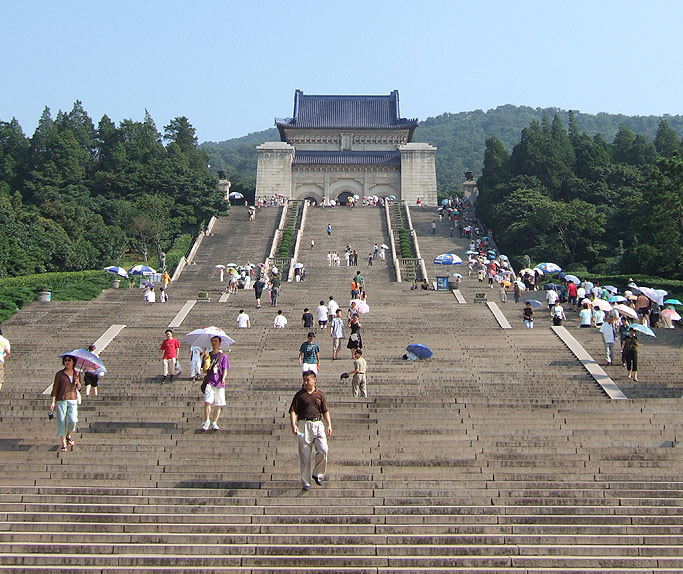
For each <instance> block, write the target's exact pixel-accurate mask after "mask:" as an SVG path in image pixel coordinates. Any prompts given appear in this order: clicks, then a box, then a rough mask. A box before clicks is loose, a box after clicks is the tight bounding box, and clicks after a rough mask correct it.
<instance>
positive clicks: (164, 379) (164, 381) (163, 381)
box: [161, 377, 168, 385]
mask: <svg viewBox="0 0 683 574" xmlns="http://www.w3.org/2000/svg"><path fill="white" fill-rule="evenodd" d="M167 382H168V377H164V378H163V380H162V381H161V384H162V385H163V384H164V383H167Z"/></svg>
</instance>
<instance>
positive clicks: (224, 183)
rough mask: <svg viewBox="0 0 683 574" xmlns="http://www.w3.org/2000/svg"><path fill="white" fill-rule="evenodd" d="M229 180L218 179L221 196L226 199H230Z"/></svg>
mask: <svg viewBox="0 0 683 574" xmlns="http://www.w3.org/2000/svg"><path fill="white" fill-rule="evenodd" d="M230 185H231V183H230V180H229V179H219V180H218V189H220V190H221V191H222V192H223V197H224V198H225V199H226V200H228V199H230Z"/></svg>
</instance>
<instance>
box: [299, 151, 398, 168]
mask: <svg viewBox="0 0 683 574" xmlns="http://www.w3.org/2000/svg"><path fill="white" fill-rule="evenodd" d="M293 163H294V165H388V166H389V165H390V166H400V165H401V154H400V152H398V151H299V150H297V151H296V153H295V155H294V162H293Z"/></svg>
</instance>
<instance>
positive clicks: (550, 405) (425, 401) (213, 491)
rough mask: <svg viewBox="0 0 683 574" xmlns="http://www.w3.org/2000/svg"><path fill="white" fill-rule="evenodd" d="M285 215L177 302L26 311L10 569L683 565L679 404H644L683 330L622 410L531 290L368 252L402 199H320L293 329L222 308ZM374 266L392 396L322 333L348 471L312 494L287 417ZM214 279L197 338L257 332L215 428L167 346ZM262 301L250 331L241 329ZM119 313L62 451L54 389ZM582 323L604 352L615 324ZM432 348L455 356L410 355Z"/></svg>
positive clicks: (428, 240) (241, 350) (368, 328)
mask: <svg viewBox="0 0 683 574" xmlns="http://www.w3.org/2000/svg"><path fill="white" fill-rule="evenodd" d="M268 210H270V208H268ZM268 210H261V211H260V212H259V213H258V214H257V219H256V222H255V223H256V224H257V225H258V226H261V227H260V229H259V231H258V232H255V231H254V230H255V229H257V228H256V227H254V226H253V224H251V226H250V225H247V223H248V222H246V220H245V221H242V220H241V219H240V217H241V215H244V214H240V213H239V212H238V210H235V211H233V212H231V214H230V216H229V217H228V218H226V219H221V220H219V221H218V222H217V224H216V226H215V228H214V230H213V235H209V236H207V237H205V238H204V240H203V244H202V247H201V248H200V249H199V251H198V252H197V255H196V258H195V263H196V264H195V265H190V266H188V267H187V268H186V270H185V271H184V272H183V275H182V276H181V278H180V280H179V281H177V282H176V283H174V284H172V285H171V287H170V289H169V295H170V296H171V300H170V302H169V303H167V304H164V305H160V304H156V305H146V304H144V303H143V302H142V300H141V294H140V292H139V290H135V289H132V290H129V289H119V290H107V291H105V293H104V294H103V295H102V296H101V297H99V298H97V299H96V300H94V301H92V302H88V303H73V302H69V303H63V304H62V303H58V302H54V304H52V303H50V304H48V305H45V304H42V305H41V304H38V303H34V304H31V305H29V306H28V307H27V309H26V310H24V311H22V312H21V313H19V314H17V315H15V316H14V317H13V318H12V319H10V320H9V321H7V322H6V323H5V324H4V325H3V330H5V331H6V334H8V335H9V338H10V340H11V341H12V346H13V353H12V356H11V360H10V361H8V365H7V374H8V382H7V383H6V384H5V385H4V387H3V389H2V392H0V451H2V456H0V570H1V571H3V572H4V571H8V572H11V571H35V572H45V571H50V572H52V571H54V572H60V571H61V572H100V573H102V572H129V571H132V570H133V569H135V571H136V572H145V571H149V572H188V571H197V572H297V573H298V572H347V573H348V572H373V573H379V572H385V573H386V572H411V573H412V572H416V571H419V572H446V571H448V572H453V571H462V572H506V573H509V572H524V573H525V574H528V573H530V572H555V573H556V574H557V573H558V572H582V573H587V572H591V573H595V572H601V573H604V572H619V573H624V572H679V571H681V566H682V564H681V563H680V561H681V559H682V558H683V556H681V550H680V549H681V548H683V532H682V530H683V482H681V475H682V471H683V451H682V450H681V449H680V448H678V441H679V436H680V435H681V430H682V427H683V419H681V417H680V411H681V408H680V401H679V400H668V399H657V398H649V399H648V398H644V397H648V396H650V397H651V396H657V395H656V393H657V392H660V391H661V392H662V393H663V395H662V396H672V395H671V394H667V393H673V392H675V390H676V388H677V387H680V388H683V383H682V382H681V377H680V371H676V369H675V366H676V365H677V366H678V367H680V362H679V361H680V348H681V344H682V343H683V340H682V339H681V335H680V333H679V332H678V331H677V330H676V331H668V332H666V333H663V334H662V335H661V336H660V332H661V331H662V330H658V331H657V334H658V337H657V339H648V340H646V341H643V348H642V353H643V354H642V357H643V368H642V370H641V373H640V374H641V377H642V378H643V379H645V380H648V379H647V378H646V377H645V376H644V375H645V373H647V372H648V371H649V373H648V376H649V377H651V379H652V380H654V381H655V382H654V383H641V384H640V385H639V386H636V385H633V384H632V385H631V387H624V388H628V389H629V390H634V391H637V392H636V395H634V396H636V397H638V398H637V399H635V400H626V401H610V400H608V399H607V397H606V395H605V394H604V393H603V392H602V391H601V389H600V388H599V387H597V385H596V384H595V382H594V381H593V379H592V378H591V377H590V376H589V375H588V374H587V372H586V371H585V369H584V367H583V366H582V365H581V364H580V363H579V361H578V360H576V358H575V357H574V356H573V354H572V353H571V352H570V351H569V350H568V349H567V348H566V347H565V345H564V343H562V342H561V341H560V340H559V338H558V337H557V336H556V335H555V334H554V333H553V332H552V331H551V330H550V328H549V326H550V320H549V317H546V316H545V315H544V311H543V310H539V312H538V314H537V317H538V320H537V325H536V328H535V329H534V330H532V331H529V330H525V329H524V328H523V325H522V323H521V319H519V317H518V314H519V307H515V305H514V303H513V302H512V301H511V298H510V300H509V301H508V303H506V304H505V305H501V304H499V307H500V308H501V310H502V311H503V313H504V315H505V316H506V317H508V319H509V321H510V323H511V325H512V329H510V330H506V331H503V330H501V329H500V328H499V326H498V323H497V321H496V320H495V319H494V317H493V315H492V313H491V312H490V311H489V310H488V308H487V307H486V306H483V305H475V304H473V303H472V301H473V298H474V294H475V293H476V292H478V291H481V290H482V289H481V286H480V285H478V282H477V281H476V279H472V278H467V277H465V278H464V279H463V281H462V282H461V292H462V294H463V296H464V297H465V299H466V301H468V303H467V304H465V305H460V304H458V303H457V301H456V300H455V298H454V297H453V295H452V294H451V293H435V292H425V291H421V290H420V291H410V290H409V285H408V284H405V283H400V284H397V283H393V282H392V280H393V267H392V265H391V263H390V261H387V262H385V263H381V262H379V261H377V262H376V263H375V265H373V267H368V266H367V253H368V252H369V251H370V250H371V249H372V245H373V244H374V243H375V242H377V243H389V242H388V236H387V235H386V224H385V222H384V220H383V211H382V210H378V209H377V210H376V209H372V208H366V209H362V208H356V209H349V208H338V209H333V210H330V209H327V208H325V209H324V210H323V209H320V208H314V209H311V210H309V213H308V216H307V220H306V227H305V229H304V237H303V241H302V251H301V254H300V257H299V259H300V260H301V261H302V262H304V264H305V265H306V268H307V271H308V275H307V277H306V280H305V281H304V282H300V283H287V284H285V285H284V286H283V293H282V298H281V302H280V304H279V305H278V308H282V309H283V311H284V313H285V315H286V316H287V317H288V319H289V321H290V325H289V327H288V328H287V329H285V330H284V331H279V330H275V329H273V328H272V326H271V325H272V319H273V316H274V315H275V312H276V309H274V308H273V307H270V306H267V305H264V307H263V308H262V309H260V310H256V309H254V297H253V292H251V291H249V290H247V291H240V292H238V293H237V294H235V295H231V296H230V297H229V298H228V301H227V302H226V303H218V295H219V293H220V291H221V290H222V289H223V288H224V286H225V284H220V283H219V281H218V272H217V270H216V268H215V265H216V264H218V263H223V264H225V263H227V262H229V261H234V262H236V263H245V262H246V260H247V259H250V260H253V261H252V262H258V261H259V260H261V259H262V258H263V257H264V255H262V253H267V251H268V250H269V248H270V243H271V241H272V231H274V228H275V226H276V225H277V221H278V220H279V209H273V210H270V211H268ZM266 211H268V213H265V212H266ZM415 211H416V210H411V214H414V217H413V219H414V223H415V227H416V229H417V230H418V234H420V237H419V240H420V247H421V249H422V252H423V256H424V257H425V259H426V260H427V261H431V258H432V257H434V256H435V255H437V254H439V253H443V252H447V251H453V250H455V252H456V253H461V254H462V252H464V249H466V243H465V241H464V240H460V239H459V238H450V237H448V232H447V227H444V226H445V225H446V224H445V222H444V224H443V225H440V226H439V228H438V233H437V234H436V235H435V236H432V235H431V229H430V223H431V219H433V218H434V217H433V212H432V211H431V210H422V211H420V210H418V213H415ZM328 222H331V223H332V225H333V234H332V236H331V237H328V236H327V234H326V232H325V228H326V226H327V223H328ZM269 227H272V231H268V228H269ZM264 230H265V231H264ZM311 237H314V238H315V248H314V249H313V250H311V249H310V238H311ZM347 243H349V244H351V246H352V247H353V248H356V249H357V250H358V252H359V266H358V267H348V268H347V267H345V266H342V267H336V268H331V267H328V266H327V262H326V258H325V255H326V253H327V251H329V250H337V251H338V252H339V253H340V254H343V250H344V247H345V245H346V244H347ZM388 255H390V254H389V253H388ZM389 259H390V258H389ZM428 269H429V270H430V272H432V271H434V266H433V265H431V264H428ZM357 270H360V271H361V272H362V273H363V275H364V276H365V277H366V280H367V283H368V300H369V304H370V307H371V312H370V314H369V315H366V316H362V317H361V320H362V322H363V331H362V333H363V339H364V343H365V349H364V351H365V353H364V355H365V356H366V358H367V360H368V365H369V376H368V378H369V393H370V396H369V397H368V398H362V399H361V398H353V397H351V393H350V384H349V382H348V381H340V380H339V374H340V373H341V372H342V371H348V370H351V361H350V358H349V355H350V353H349V352H348V351H347V350H346V349H343V352H342V353H341V355H340V356H341V357H342V359H341V360H340V361H332V360H331V341H330V339H329V332H328V331H325V330H321V329H315V330H316V332H317V333H318V335H317V338H318V342H319V344H320V346H321V358H322V361H321V366H322V368H321V373H320V377H319V384H320V386H321V388H322V389H323V390H324V391H325V393H326V395H327V397H328V401H329V402H330V405H331V409H332V417H333V421H334V423H335V432H334V435H333V437H332V439H331V440H330V464H329V473H328V477H327V479H326V482H325V485H324V486H323V487H322V488H319V487H317V486H315V485H314V486H313V488H312V489H311V491H310V492H308V493H305V494H304V493H302V491H301V490H300V482H299V477H298V457H297V448H296V442H295V440H294V439H293V437H292V436H291V432H290V430H289V422H288V415H287V409H288V406H289V402H290V401H291V397H292V395H293V393H294V391H295V390H296V389H297V388H298V386H299V384H300V367H299V365H298V363H297V349H298V346H299V344H300V343H301V341H303V340H304V339H305V330H304V329H303V327H301V326H300V321H299V318H300V316H301V313H302V312H303V308H304V307H309V308H310V309H312V310H313V309H314V308H315V307H316V306H317V304H318V302H319V301H320V300H321V299H322V300H325V301H327V298H328V297H329V295H331V294H332V295H334V296H335V298H336V300H337V301H338V302H339V303H340V305H342V309H343V310H344V312H345V309H346V305H347V303H348V297H349V290H350V287H349V283H350V280H351V277H352V276H353V275H355V272H356V271H357ZM451 270H452V269H451ZM459 270H460V271H461V269H459ZM198 290H208V291H209V292H210V297H211V303H197V304H196V305H194V307H193V308H192V310H191V311H190V312H189V314H188V315H187V317H186V318H185V319H184V321H183V322H182V325H181V326H180V327H178V328H176V329H175V334H176V336H177V337H178V339H179V340H181V341H182V337H183V336H184V335H185V334H186V333H187V332H189V331H191V330H192V329H194V328H198V327H204V326H207V325H209V324H215V325H218V326H221V327H223V328H225V329H226V330H227V331H228V332H229V333H230V334H231V336H233V338H234V339H235V340H236V343H235V345H233V346H232V347H231V349H230V354H229V358H230V362H231V371H230V377H229V381H230V384H229V388H228V408H226V409H225V410H224V413H223V416H222V417H221V420H220V426H221V430H220V431H217V432H212V433H204V432H201V431H199V429H198V427H199V425H200V424H201V421H202V412H201V411H202V402H201V400H200V398H199V389H198V387H199V385H198V383H194V382H191V381H189V380H188V379H187V377H188V376H189V361H188V360H187V359H188V358H189V357H188V349H187V346H186V345H183V348H182V351H181V358H182V359H183V369H184V373H183V375H182V376H181V377H179V378H177V379H176V380H174V381H173V383H169V384H166V385H162V384H161V382H160V374H161V367H160V363H159V361H158V358H157V357H158V346H159V344H160V342H161V339H162V337H163V331H164V329H165V328H166V326H167V325H168V324H169V323H170V322H171V321H172V320H173V319H174V317H175V316H176V314H177V313H178V311H179V310H180V309H181V307H183V305H184V304H185V302H186V300H187V299H192V298H193V297H194V296H195V295H196V292H197V291H198ZM490 299H491V300H494V301H496V300H497V290H495V289H494V290H493V291H492V292H491V293H490ZM240 308H244V309H246V310H247V312H248V313H249V314H250V316H251V321H252V325H253V327H252V328H251V329H246V330H239V331H238V330H237V329H235V326H236V325H235V318H236V316H237V312H238V310H239V309H240ZM112 324H125V325H126V328H125V329H123V330H122V331H121V332H120V333H119V334H118V335H117V336H116V338H115V339H114V340H113V341H112V342H111V343H110V345H109V346H108V347H106V349H104V351H103V352H102V359H103V360H104V361H105V364H106V365H107V368H108V373H107V375H106V376H105V377H104V378H103V379H102V381H101V385H100V393H101V394H100V396H98V397H92V396H91V397H87V398H86V397H84V398H83V404H82V405H81V406H80V410H79V418H80V421H79V426H78V430H77V432H76V434H75V440H76V448H75V450H74V451H73V452H67V453H60V452H58V448H57V446H56V444H57V441H56V438H55V425H54V422H50V421H48V419H47V416H46V411H47V405H48V402H49V398H47V397H45V396H44V395H41V394H40V393H42V392H43V390H44V389H45V388H46V387H47V386H48V385H49V384H50V383H51V382H52V378H53V376H54V372H55V371H56V370H57V368H58V365H59V362H58V359H57V357H56V356H57V355H58V354H59V353H61V352H63V351H64V350H66V349H68V348H73V347H83V346H86V345H87V344H88V343H89V342H91V341H93V340H95V339H96V338H97V337H99V336H100V335H101V334H102V333H103V332H104V331H105V330H106V329H107V328H108V327H109V326H110V325H112ZM46 329H47V330H50V331H51V332H54V333H59V336H56V337H45V336H44V333H45V330H46ZM568 330H569V331H570V332H571V333H572V334H574V336H575V337H576V338H577V340H579V342H580V343H582V344H584V346H585V347H586V349H587V350H588V351H589V352H590V353H591V354H592V355H593V357H594V358H596V359H597V360H598V362H600V359H601V358H602V354H601V350H602V345H601V343H600V341H599V339H596V337H597V336H598V334H597V333H596V332H594V331H592V330H585V329H584V330H580V329H578V328H576V327H575V326H573V325H572V324H571V322H568ZM36 341H39V342H40V345H39V346H40V360H39V361H36V360H35V357H34V356H35V353H36ZM412 342H422V343H424V344H427V345H429V346H430V347H431V348H432V349H433V350H434V352H435V355H434V357H433V358H432V359H430V360H428V361H417V362H415V363H413V362H407V361H404V360H402V358H401V356H402V355H403V353H404V352H405V346H406V345H407V344H408V343H412ZM646 365H647V366H646ZM619 371H620V369H619V368H615V372H617V374H616V375H614V376H615V378H616V379H618V380H619V384H621V381H622V379H623V376H621V375H619V374H618V372H619ZM662 373H663V374H662ZM665 379H669V380H668V381H667V380H665ZM648 384H650V385H651V387H650V388H649V387H647V385H648ZM648 392H651V393H654V394H648ZM627 394H628V393H627ZM640 397H643V398H640ZM27 429H30V430H28V431H27Z"/></svg>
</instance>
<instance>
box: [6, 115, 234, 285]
mask: <svg viewBox="0 0 683 574" xmlns="http://www.w3.org/2000/svg"><path fill="white" fill-rule="evenodd" d="M164 144H165V145H164ZM207 163H208V158H207V155H206V152H204V151H203V150H200V149H198V147H197V138H196V136H195V130H194V128H193V127H192V126H191V125H190V123H189V122H188V120H187V118H185V117H178V118H175V119H174V120H172V121H171V122H170V123H169V124H168V125H167V126H165V127H164V133H163V136H162V134H161V133H159V131H158V130H157V128H156V126H155V124H154V121H153V120H152V118H151V117H150V116H149V114H146V116H145V119H144V121H142V122H135V121H132V120H124V121H122V122H121V123H120V124H119V125H118V126H117V125H115V124H114V122H112V121H111V120H110V119H109V118H108V117H107V116H106V115H105V116H103V117H102V119H101V120H100V122H99V124H98V125H97V127H95V126H94V124H93V122H92V120H91V119H90V118H89V117H88V114H87V113H86V111H85V110H84V109H83V107H82V105H81V103H80V102H76V103H75V104H74V106H73V109H72V110H71V111H70V112H68V113H65V112H61V111H60V112H59V113H58V114H57V116H56V117H55V118H54V119H53V118H52V115H51V113H50V110H49V109H48V108H45V111H44V112H43V114H42V116H41V118H40V121H39V124H38V127H37V128H36V130H35V133H34V134H33V136H32V137H30V138H27V137H26V136H25V135H24V133H23V131H22V128H21V126H20V125H19V123H18V122H17V121H16V120H11V121H0V277H5V276H14V275H25V274H31V273H41V272H44V271H77V270H82V269H97V268H101V267H102V266H104V265H111V264H117V263H119V262H120V261H121V259H122V258H123V256H124V254H126V253H131V252H133V254H134V255H136V256H137V257H139V258H140V259H143V258H144V257H145V256H146V255H148V256H149V257H150V263H151V264H155V262H156V256H157V253H158V251H160V250H164V251H165V250H167V249H169V247H170V246H171V244H172V243H173V241H174V239H175V238H176V237H178V236H179V235H180V234H181V233H183V232H186V231H187V232H192V233H194V232H195V231H196V230H197V229H198V228H199V226H200V224H201V223H202V222H203V221H205V220H207V219H208V218H209V217H211V215H213V214H219V213H223V212H224V211H225V208H226V203H225V201H224V200H223V198H222V196H221V194H220V192H219V190H218V185H217V183H218V180H217V177H216V176H215V173H212V172H211V171H209V169H208V167H207Z"/></svg>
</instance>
